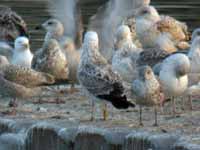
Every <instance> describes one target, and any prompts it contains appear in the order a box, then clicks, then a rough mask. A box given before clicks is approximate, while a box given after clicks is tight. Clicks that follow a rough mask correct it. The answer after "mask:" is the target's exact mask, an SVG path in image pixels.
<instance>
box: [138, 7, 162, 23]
mask: <svg viewBox="0 0 200 150" xmlns="http://www.w3.org/2000/svg"><path fill="white" fill-rule="evenodd" d="M136 17H137V18H144V19H147V20H152V21H155V22H156V21H158V20H160V16H159V14H158V11H157V10H156V9H155V8H154V7H153V6H144V7H141V8H139V10H138V11H137V12H136Z"/></svg>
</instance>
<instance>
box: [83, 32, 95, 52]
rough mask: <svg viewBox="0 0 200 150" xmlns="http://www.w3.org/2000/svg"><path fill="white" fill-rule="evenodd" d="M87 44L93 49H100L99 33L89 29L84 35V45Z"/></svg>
mask: <svg viewBox="0 0 200 150" xmlns="http://www.w3.org/2000/svg"><path fill="white" fill-rule="evenodd" d="M85 46H87V47H88V48H91V49H94V48H95V49H96V48H97V49H98V47H99V38H98V34H97V33H96V32H94V31H88V32H87V33H86V34H85V37H84V42H83V47H85Z"/></svg>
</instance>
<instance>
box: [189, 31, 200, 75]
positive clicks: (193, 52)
mask: <svg viewBox="0 0 200 150" xmlns="http://www.w3.org/2000/svg"><path fill="white" fill-rule="evenodd" d="M196 33H197V31H194V33H193V35H192V37H193V40H192V45H191V48H190V50H189V53H188V57H189V59H190V62H191V73H200V68H199V67H197V66H199V65H200V36H196V37H195V35H196Z"/></svg>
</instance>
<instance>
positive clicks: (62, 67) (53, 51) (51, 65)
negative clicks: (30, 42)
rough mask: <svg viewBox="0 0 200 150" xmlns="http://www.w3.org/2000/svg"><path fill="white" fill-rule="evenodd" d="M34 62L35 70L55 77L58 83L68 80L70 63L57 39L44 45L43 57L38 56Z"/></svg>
mask: <svg viewBox="0 0 200 150" xmlns="http://www.w3.org/2000/svg"><path fill="white" fill-rule="evenodd" d="M33 62H34V63H33V66H34V69H36V70H38V71H41V72H46V73H49V74H51V75H53V76H54V77H55V79H56V80H57V81H65V80H67V79H68V75H69V70H68V62H67V60H66V57H65V55H64V53H63V52H62V50H61V49H60V46H59V44H58V42H57V41H56V40H55V39H50V40H49V41H46V42H45V43H44V45H43V47H42V51H41V55H39V56H38V57H37V55H36V57H35V58H34V60H33Z"/></svg>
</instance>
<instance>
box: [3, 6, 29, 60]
mask: <svg viewBox="0 0 200 150" xmlns="http://www.w3.org/2000/svg"><path fill="white" fill-rule="evenodd" d="M0 31H1V32H0V55H4V56H6V57H7V58H8V59H9V61H10V60H11V58H12V55H13V51H12V50H13V46H14V41H15V39H16V38H17V37H18V36H26V37H28V36H29V33H28V29H27V26H26V23H25V21H24V20H23V19H22V18H21V16H19V15H18V14H17V13H16V12H14V11H13V10H12V9H11V8H9V7H7V6H3V5H0Z"/></svg>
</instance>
